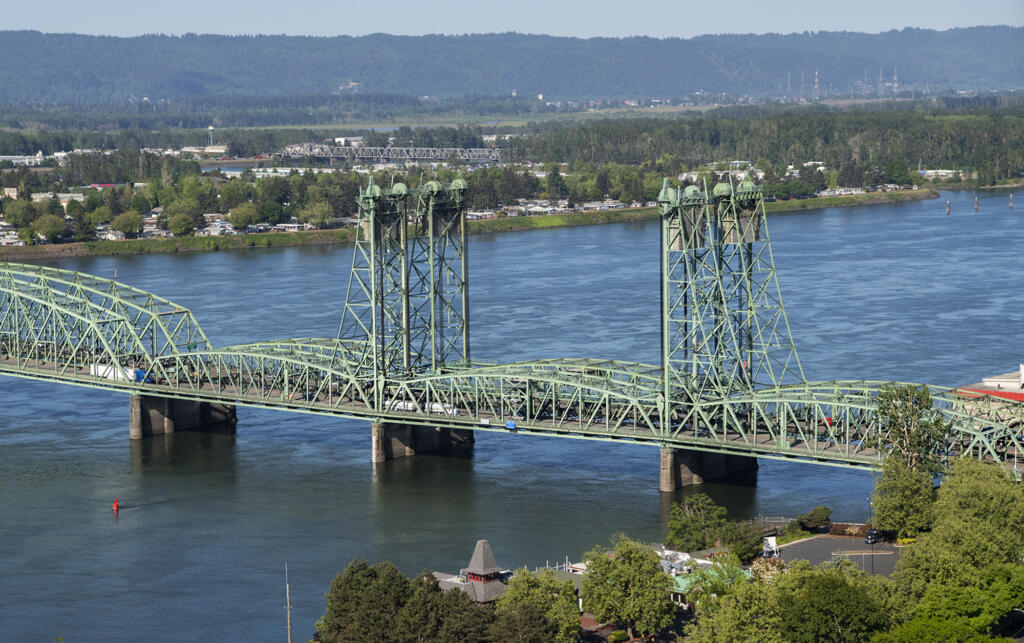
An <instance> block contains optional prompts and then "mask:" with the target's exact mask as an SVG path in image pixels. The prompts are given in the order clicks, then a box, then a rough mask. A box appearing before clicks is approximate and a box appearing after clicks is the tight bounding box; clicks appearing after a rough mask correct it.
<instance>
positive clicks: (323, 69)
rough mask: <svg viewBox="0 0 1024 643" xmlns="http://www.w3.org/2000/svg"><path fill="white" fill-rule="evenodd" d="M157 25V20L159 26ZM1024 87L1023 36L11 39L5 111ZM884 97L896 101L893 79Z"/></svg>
mask: <svg viewBox="0 0 1024 643" xmlns="http://www.w3.org/2000/svg"><path fill="white" fill-rule="evenodd" d="M157 26H158V25H157ZM894 68H895V71H896V73H897V77H898V88H899V89H900V90H915V91H922V90H928V91H931V92H937V91H944V90H950V89H954V90H960V89H977V90H1005V89H1011V88H1020V87H1024V28H1019V27H970V28H964V29H952V30H949V31H931V30H923V29H904V30H902V31H889V32H886V33H882V34H864V33H852V32H816V33H810V32H806V33H803V34H790V35H779V34H766V35H720V36H700V37H696V38H690V39H676V38H669V39H655V38H641V37H634V38H589V39H579V38H564V37H553V36H536V35H525V34H517V33H504V34H479V35H466V36H436V35H435V36H391V35H386V34H374V35H369V36H361V37H350V36H339V37H333V38H314V37H300V36H218V35H204V36H199V35H194V34H187V35H184V36H160V35H151V36H139V37H133V38H118V37H109V36H86V35H76V34H43V33H39V32H36V31H0V103H25V102H59V103H76V102H79V103H111V102H120V101H125V100H130V99H133V98H134V99H141V98H142V97H148V98H149V99H150V100H156V99H172V100H173V99H176V98H181V97H185V96H199V95H225V94H228V95H230V94H240V95H262V96H270V95H282V94H307V95H308V94H320V95H322V94H330V93H334V92H338V91H339V90H340V91H342V92H351V91H358V92H363V93H390V94H400V95H406V96H438V97H450V96H462V95H467V94H481V95H492V96H498V95H508V94H510V93H511V92H512V91H513V90H515V91H517V92H518V93H519V95H520V96H524V95H529V96H532V95H536V94H543V95H544V97H545V100H573V99H589V98H595V99H597V98H673V97H682V96H687V95H690V94H692V93H694V92H697V91H703V92H709V93H723V92H724V93H728V94H730V95H731V96H733V97H739V96H744V95H750V96H784V95H794V96H804V97H807V98H811V97H812V94H813V91H814V89H813V84H814V75H815V70H817V72H818V82H819V94H820V95H821V96H826V95H836V94H851V95H875V94H876V93H878V91H879V72H880V71H881V75H882V80H883V83H892V81H893V72H894ZM882 93H883V94H885V93H888V94H891V93H892V87H891V85H888V86H884V87H882Z"/></svg>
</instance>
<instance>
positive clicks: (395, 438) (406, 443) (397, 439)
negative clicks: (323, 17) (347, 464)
mask: <svg viewBox="0 0 1024 643" xmlns="http://www.w3.org/2000/svg"><path fill="white" fill-rule="evenodd" d="M474 441H475V438H474V436H473V432H472V431H471V430H469V429H448V428H442V427H429V426H415V425H412V424H396V423H392V422H374V423H373V424H371V425H370V462H387V461H388V460H394V459H395V458H404V457H407V456H411V455H416V454H417V453H451V452H455V451H458V450H462V449H467V448H471V447H472V446H473V443H474Z"/></svg>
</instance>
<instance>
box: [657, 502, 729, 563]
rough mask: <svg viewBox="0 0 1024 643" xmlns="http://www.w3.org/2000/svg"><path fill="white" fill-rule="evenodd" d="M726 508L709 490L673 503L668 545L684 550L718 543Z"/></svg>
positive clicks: (694, 549) (669, 522)
mask: <svg viewBox="0 0 1024 643" xmlns="http://www.w3.org/2000/svg"><path fill="white" fill-rule="evenodd" d="M725 517H726V511H725V507H719V506H718V505H717V504H715V501H713V500H712V499H711V497H710V496H708V495H707V494H705V493H697V494H694V495H692V496H689V497H688V498H686V499H685V500H683V502H677V503H675V504H673V505H672V513H671V515H670V517H669V521H668V536H667V537H666V538H665V544H666V545H668V546H669V547H672V548H674V549H677V550H680V551H698V550H701V549H706V548H707V547H710V546H711V545H713V544H714V542H715V539H716V538H718V535H719V533H720V532H721V530H722V527H723V526H724V525H725Z"/></svg>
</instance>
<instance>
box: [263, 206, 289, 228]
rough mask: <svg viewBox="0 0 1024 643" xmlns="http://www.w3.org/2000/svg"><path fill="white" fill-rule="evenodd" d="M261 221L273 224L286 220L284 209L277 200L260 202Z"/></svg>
mask: <svg viewBox="0 0 1024 643" xmlns="http://www.w3.org/2000/svg"><path fill="white" fill-rule="evenodd" d="M259 210H260V219H259V220H260V222H261V223H269V224H271V225H273V224H277V223H281V222H282V221H284V210H283V209H282V208H281V204H280V203H278V202H277V201H264V202H263V203H260V206H259Z"/></svg>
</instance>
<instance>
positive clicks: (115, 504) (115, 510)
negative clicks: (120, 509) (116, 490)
mask: <svg viewBox="0 0 1024 643" xmlns="http://www.w3.org/2000/svg"><path fill="white" fill-rule="evenodd" d="M111 509H113V510H114V513H117V498H114V504H113V505H112V506H111Z"/></svg>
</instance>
